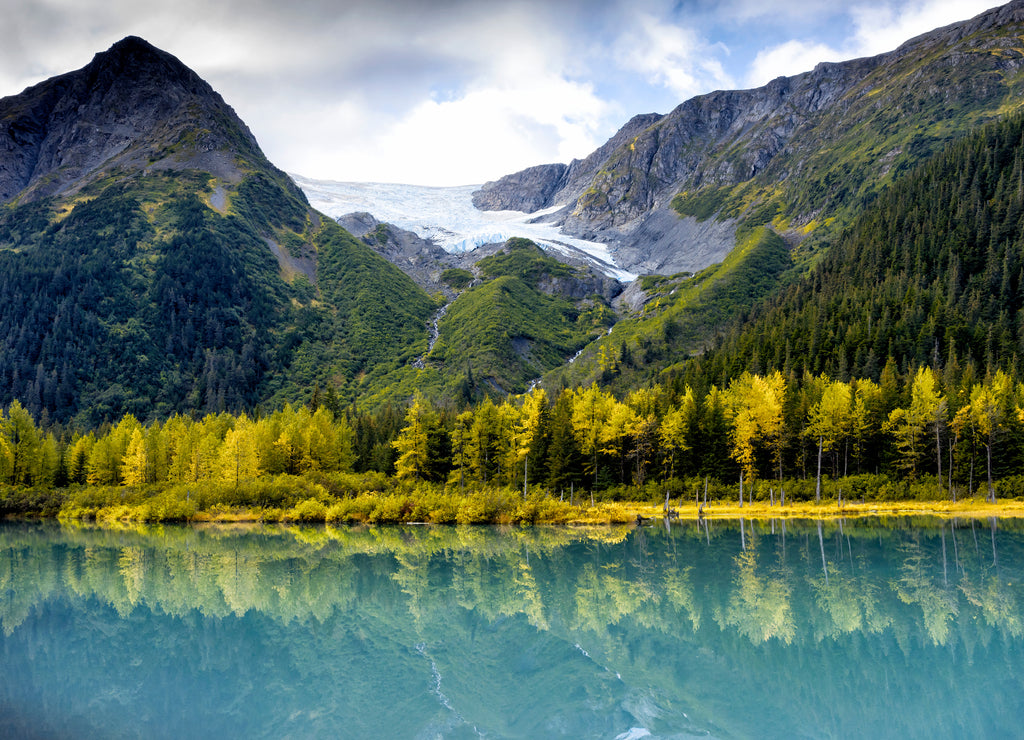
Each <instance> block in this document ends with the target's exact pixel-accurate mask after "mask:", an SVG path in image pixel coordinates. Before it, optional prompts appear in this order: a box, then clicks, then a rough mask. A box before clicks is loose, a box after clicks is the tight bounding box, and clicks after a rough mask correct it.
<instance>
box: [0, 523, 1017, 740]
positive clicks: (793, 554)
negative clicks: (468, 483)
mask: <svg viewBox="0 0 1024 740" xmlns="http://www.w3.org/2000/svg"><path fill="white" fill-rule="evenodd" d="M1022 606H1024V524H1021V523H1018V522H1011V521H999V522H996V523H991V522H988V521H985V522H974V523H973V524H972V523H971V522H970V521H961V522H958V523H956V524H954V525H951V524H950V523H948V522H947V523H945V525H942V524H940V523H937V522H930V521H925V522H921V521H917V522H912V521H910V520H906V519H893V520H887V521H873V522H861V523H855V522H852V521H851V522H845V523H843V524H839V523H825V524H818V523H816V522H800V523H795V522H788V523H786V524H785V526H784V525H783V523H782V522H781V521H780V522H776V523H771V522H759V523H753V524H752V523H750V522H744V523H742V524H740V523H736V524H731V523H730V524H727V523H721V522H711V523H710V526H708V527H706V528H705V527H699V526H698V525H696V524H692V523H691V524H688V525H683V526H678V525H677V526H674V527H673V528H672V530H671V531H667V530H666V529H665V528H663V527H656V528H644V529H642V530H637V529H632V528H629V529H594V530H577V529H569V528H521V529H520V528H515V529H501V528H463V527H458V528H456V527H450V528H446V527H390V528H370V529H346V528H342V529H333V528H329V527H328V528H323V527H320V528H293V529H284V528H269V527H267V528H264V527H255V528H241V529H224V528H212V527H211V528H204V529H196V528H187V527H155V528H149V529H125V530H104V529H95V528H89V527H63V526H60V525H57V524H20V523H19V524H13V523H8V524H0V655H2V664H0V736H2V737H13V738H17V737H29V738H121V737H139V738H203V737H216V738H222V739H226V738H235V737H247V738H254V737H272V738H328V737H344V738H437V737H441V738H476V737H487V738H548V737H572V738H610V739H614V738H619V739H620V740H625V739H627V738H628V739H629V740H636V739H638V738H642V737H665V738H689V737H721V738H725V737H815V738H817V737H844V738H846V737H900V738H905V737H928V738H934V737H957V738H962V737H972V738H977V737H1014V736H1016V737H1019V736H1021V733H1022V732H1024V615H1022V611H1021V610H1022Z"/></svg>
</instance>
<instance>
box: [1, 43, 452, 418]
mask: <svg viewBox="0 0 1024 740" xmlns="http://www.w3.org/2000/svg"><path fill="white" fill-rule="evenodd" d="M0 201H2V203H3V205H2V206H0V389H2V391H0V403H2V404H3V405H7V404H8V403H9V402H10V401H11V400H12V399H14V398H18V399H20V400H22V402H23V403H24V404H25V405H26V406H27V407H28V408H29V409H30V410H31V411H32V412H33V413H35V414H43V413H44V412H45V413H46V414H47V415H49V416H50V418H52V419H56V420H60V421H66V420H69V419H75V420H76V421H78V422H79V423H82V424H89V425H95V424H98V423H100V422H103V421H104V420H111V419H116V418H118V417H119V416H120V415H122V414H124V413H134V414H136V415H137V416H140V417H142V418H147V417H151V416H154V415H168V414H171V413H174V412H191V413H201V412H209V411H217V410H220V409H231V410H243V409H252V408H255V407H256V406H257V405H258V404H260V403H271V404H277V403H281V402H283V401H285V400H299V399H301V398H303V397H305V396H306V395H307V394H309V393H310V392H311V390H312V388H313V387H314V385H315V384H317V383H319V384H320V385H321V386H322V387H329V388H332V389H335V390H336V391H337V393H338V394H339V395H340V396H341V399H342V400H343V401H354V400H355V399H356V398H357V397H358V396H359V395H360V393H361V392H362V391H361V389H362V388H363V387H364V386H365V384H367V383H371V382H372V381H373V379H374V378H376V377H378V376H379V375H380V374H386V373H387V372H389V371H390V370H393V369H395V368H398V367H401V366H402V365H403V364H404V363H406V362H411V360H412V359H413V358H415V357H416V356H417V355H419V354H422V353H423V352H424V351H425V350H426V347H427V341H428V335H427V321H428V319H429V317H430V316H431V314H432V313H433V312H434V310H435V309H436V305H435V303H434V301H433V299H431V298H430V297H429V296H427V295H426V294H425V293H424V292H423V291H422V290H421V289H420V288H418V287H417V286H416V285H415V284H414V283H413V282H412V280H410V279H409V278H408V277H407V276H406V275H405V274H404V273H402V272H401V271H400V270H398V269H397V268H395V267H394V266H393V265H392V264H391V263H389V262H388V261H387V260H386V259H384V258H383V257H381V256H379V255H378V254H376V253H375V252H374V251H373V250H372V249H370V248H369V247H367V246H366V245H365V244H363V243H362V242H360V241H358V240H356V239H355V238H353V237H352V236H351V235H350V234H348V233H347V232H346V231H344V229H342V228H341V227H340V226H338V225H337V224H336V223H334V222H333V221H331V220H330V219H328V218H324V217H322V216H321V215H320V214H319V213H317V212H316V211H315V210H313V209H312V208H310V206H309V205H308V203H307V201H306V198H305V196H304V195H303V193H302V192H301V191H300V190H299V189H298V188H297V187H296V186H295V185H294V183H293V182H292V181H291V180H290V178H288V176H287V175H285V174H284V173H283V172H281V171H280V170H278V169H277V168H275V167H274V166H273V165H272V164H270V162H268V161H267V159H266V157H265V156H264V155H263V153H262V152H261V151H260V149H259V146H258V145H257V143H256V140H255V139H254V138H253V136H252V133H251V132H250V131H249V130H248V129H247V128H246V126H245V125H244V124H243V123H242V122H241V120H239V118H238V116H237V115H236V114H235V113H234V111H233V110H232V109H231V108H230V107H229V106H228V105H227V104H226V103H225V102H224V101H223V99H222V98H221V97H220V96H219V95H218V94H217V93H215V92H214V91H213V90H212V89H211V88H210V86H209V85H208V84H207V83H205V82H203V81H202V80H201V79H200V78H199V77H198V76H197V75H196V74H195V73H194V72H193V71H191V70H189V69H188V68H187V67H186V66H185V65H183V64H182V63H181V62H180V61H178V60H177V59H176V58H174V57H173V56H171V55H170V54H167V53H165V52H163V51H160V50H158V49H156V48H154V47H152V46H151V45H149V44H148V43H146V42H145V41H143V40H142V39H138V38H134V37H129V38H126V39H124V40H122V41H120V42H118V43H117V44H115V45H114V46H112V47H111V48H110V49H109V50H108V51H106V52H103V53H100V54H97V55H96V56H95V58H94V59H93V60H92V62H90V63H89V64H88V65H87V66H86V67H84V68H82V69H80V70H77V71H75V72H70V73H68V74H65V75H62V76H59V77H55V78H53V79H50V80H47V81H44V82H42V83H40V84H38V85H35V86H33V87H31V88H29V89H27V90H25V91H24V92H23V93H21V94H20V95H15V96H12V97H8V98H4V99H3V100H0Z"/></svg>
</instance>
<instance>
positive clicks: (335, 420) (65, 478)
mask: <svg viewBox="0 0 1024 740" xmlns="http://www.w3.org/2000/svg"><path fill="white" fill-rule="evenodd" d="M1022 462H1024V383H1021V382H1019V381H1017V380H1014V379H1012V378H1011V377H1010V376H1008V375H1006V374H1005V373H1003V372H1001V371H1000V372H996V373H995V374H993V375H990V376H987V377H984V378H979V377H975V376H974V375H973V372H972V371H971V370H970V369H968V370H967V371H965V372H962V373H960V374H959V375H956V376H954V375H947V376H943V375H942V374H941V373H937V372H935V371H934V370H933V369H932V368H930V367H926V366H922V367H918V368H916V369H915V370H914V371H912V372H911V373H909V374H907V375H905V376H904V375H901V374H900V373H899V372H898V371H897V369H896V365H895V363H894V362H892V361H890V362H888V363H887V364H886V366H885V367H884V368H883V371H882V373H881V382H878V383H876V382H875V381H873V380H870V379H866V378H864V379H856V380H851V381H844V380H841V379H835V378H831V377H829V376H826V375H809V374H805V375H803V376H801V377H796V376H792V375H791V376H789V377H787V376H783V375H782V374H781V373H779V372H773V373H769V374H767V375H755V374H750V373H743V374H741V375H740V376H739V377H738V378H736V379H735V380H733V381H732V382H731V383H729V384H728V385H727V386H725V387H722V388H719V387H717V386H710V387H708V388H706V389H694V388H692V387H690V386H687V385H683V384H680V383H670V384H666V385H659V386H655V387H653V388H650V389H640V390H636V391H634V392H632V393H630V394H629V395H628V396H626V397H625V398H622V399H618V398H616V397H615V396H614V395H612V394H610V393H608V392H606V391H603V390H601V389H600V388H599V387H598V386H597V385H591V386H590V387H587V388H576V389H566V390H563V391H562V392H560V393H558V394H557V395H556V396H555V397H554V398H553V399H549V397H548V394H547V392H546V391H545V390H543V389H540V388H538V389H535V390H533V391H531V392H529V393H527V394H525V395H523V396H519V397H510V398H507V399H505V400H503V401H501V402H500V403H495V402H493V401H491V400H490V399H486V400H485V401H483V402H482V403H480V404H478V405H476V406H475V407H472V408H468V409H466V410H463V411H459V410H457V409H453V408H437V407H434V406H433V405H431V404H430V403H428V402H427V401H425V400H424V399H423V397H422V396H421V395H419V394H417V395H416V397H414V399H413V400H412V403H411V404H410V405H409V406H408V408H407V409H404V410H402V409H400V408H399V407H394V406H391V407H386V408H384V409H382V410H381V411H379V412H377V413H375V414H365V413H356V412H352V411H348V412H346V411H345V410H343V409H341V408H340V406H339V403H338V401H337V398H336V397H335V396H334V395H333V394H332V393H330V392H328V393H326V394H324V395H323V397H321V396H320V394H319V393H318V392H317V393H316V394H315V402H314V404H313V405H312V406H311V407H310V406H299V407H292V406H290V405H289V406H285V407H284V408H283V409H282V410H280V411H277V412H275V413H273V414H270V415H268V416H264V417H256V418H253V417H250V416H248V415H245V414H242V415H239V416H234V415H232V414H229V413H226V412H225V413H220V414H210V415H207V416H205V417H203V418H197V419H193V418H191V417H186V416H181V415H175V416H173V417H171V418H170V419H168V420H167V421H165V422H163V423H160V422H153V423H150V424H142V423H140V422H139V421H138V420H137V419H136V418H135V417H133V416H130V415H129V416H126V417H124V418H123V419H121V420H120V421H119V422H118V423H117V424H116V425H112V426H111V425H108V426H107V427H105V428H101V429H98V430H94V431H90V432H88V433H86V434H80V433H75V434H72V435H70V436H68V435H67V434H66V433H64V434H61V433H60V431H59V430H46V429H40V428H39V427H38V426H37V425H36V423H35V422H34V421H33V419H32V417H31V415H30V414H29V413H28V412H27V411H26V410H25V409H24V408H23V407H22V406H21V404H20V403H18V402H15V403H13V404H11V406H10V407H9V408H8V409H7V411H6V413H5V414H4V415H3V418H2V421H0V478H2V480H3V482H4V483H5V484H6V488H5V491H6V494H5V496H6V501H7V503H6V508H8V509H10V510H15V509H17V508H19V507H22V508H26V507H27V508H31V505H30V503H26V502H30V501H31V497H28V498H26V497H25V496H22V495H20V494H18V493H17V491H18V490H19V489H26V490H40V489H41V490H53V489H54V487H56V488H57V489H58V492H57V493H54V494H52V495H53V496H55V497H56V500H53V499H51V500H49V505H50V506H51V507H52V506H57V507H61V506H64V507H65V510H66V511H67V510H69V507H68V506H67V504H68V503H69V502H70V510H76V511H77V512H78V515H84V516H90V515H95V513H96V510H97V508H100V507H103V506H110V505H111V504H115V503H128V504H132V505H136V506H137V505H140V504H144V503H145V501H146V498H147V497H149V496H152V495H153V494H154V493H155V492H159V491H166V490H169V489H174V490H175V491H176V493H175V494H174V495H175V496H177V497H178V499H180V498H181V497H185V499H186V500H185V501H184V502H182V501H178V504H181V506H178V507H175V506H170V507H168V506H165V508H164V509H162V510H161V511H159V512H157V511H152V510H149V509H147V512H148V514H147V515H146V516H153V517H155V518H188V517H189V515H190V513H193V514H194V513H195V511H196V510H197V509H196V507H197V506H198V507H200V508H201V507H202V506H203V505H204V499H203V498H202V496H203V494H201V493H200V492H199V491H200V490H201V489H202V488H203V486H196V485H195V484H201V483H203V484H215V487H219V488H217V490H219V491H221V492H222V493H223V492H225V491H230V492H232V493H231V495H230V496H228V499H226V500H221V499H218V500H217V501H214V502H213V503H221V504H223V503H231V504H234V505H245V506H250V507H251V506H256V507H259V506H265V505H268V504H276V505H278V506H281V505H284V506H290V505H294V504H297V503H299V502H300V501H303V500H306V499H309V500H311V501H314V502H315V503H313V504H310V505H311V506H314V507H319V509H317V510H318V511H319V514H320V518H323V517H324V513H325V511H326V509H325V508H324V507H325V506H327V505H329V504H331V503H332V502H334V501H337V500H339V499H344V498H346V497H351V496H355V495H357V494H367V493H372V494H375V495H384V494H390V493H394V492H395V491H399V490H400V491H402V492H405V493H407V494H411V493H415V492H416V491H417V490H420V491H429V492H433V493H441V492H443V493H444V494H446V495H469V494H474V493H477V492H479V491H482V490H499V489H500V490H503V491H505V492H506V493H508V492H516V491H518V492H520V493H521V495H522V496H523V497H524V498H525V497H527V496H529V495H531V494H532V495H533V496H541V497H545V498H557V499H558V500H559V501H562V502H564V501H566V500H570V501H571V500H573V497H575V500H576V501H579V500H580V499H581V498H583V497H584V496H585V497H586V498H589V499H590V501H591V502H593V501H594V500H595V499H597V498H599V499H601V500H608V499H647V500H659V499H661V498H662V497H664V496H666V495H669V496H672V497H681V498H684V499H687V498H688V499H690V500H691V501H693V500H694V498H695V496H699V495H700V494H701V481H704V484H703V485H704V487H705V488H708V487H710V488H711V497H712V498H716V497H719V496H727V497H729V498H734V497H735V496H736V495H737V490H738V495H739V496H740V499H741V501H742V500H743V499H744V497H745V499H746V500H747V501H750V500H752V499H757V500H769V499H770V500H772V501H778V502H779V503H782V502H783V500H784V499H783V496H784V495H785V494H784V493H783V492H784V491H787V490H788V496H789V500H790V501H794V500H808V499H811V498H814V499H820V498H821V497H822V496H823V489H824V495H825V496H837V497H838V496H845V498H846V500H848V501H849V500H860V499H886V498H906V497H921V498H938V497H944V496H949V497H950V498H952V499H954V500H955V499H956V498H957V497H965V496H975V495H976V496H982V495H983V496H986V497H988V498H990V499H992V500H994V498H995V496H996V495H997V493H998V494H999V495H1002V496H1013V497H1017V496H1020V495H1024V477H1022V476H1020V475H1019V474H1018V473H1019V471H1020V470H1021V464H1022ZM260 479H265V480H274V481H277V482H276V483H274V484H273V485H274V486H277V489H275V490H277V493H275V494H274V498H273V500H270V499H268V498H267V493H266V492H267V490H268V489H267V488H266V486H263V487H259V486H257V487H256V488H253V487H252V482H253V481H256V480H260ZM289 480H290V481H291V483H289V482H287V481H289ZM711 481H714V486H710V482H711ZM272 487H273V486H272ZM90 490H96V491H102V492H103V493H102V494H101V495H99V496H98V497H92V498H91V497H90V494H89V493H88V492H89V491H90ZM112 491H114V492H116V491H121V493H120V494H119V497H120V500H118V494H116V493H114V494H112V493H111V492H112ZM129 494H130V495H129ZM193 495H194V496H196V497H197V499H196V501H194V502H193V501H191V497H192V496H193ZM112 496H113V498H112ZM126 496H128V498H126ZM165 503H166V502H165ZM205 503H206V504H209V503H211V502H210V501H206V502H205ZM124 513H125V515H129V512H128V510H125V512H124ZM404 513H405V514H406V515H412V512H409V511H407V512H404ZM314 518H315V517H314Z"/></svg>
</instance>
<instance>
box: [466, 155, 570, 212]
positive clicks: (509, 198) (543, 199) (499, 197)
mask: <svg viewBox="0 0 1024 740" xmlns="http://www.w3.org/2000/svg"><path fill="white" fill-rule="evenodd" d="M568 169H569V168H568V167H567V166H566V165H564V164H542V165H538V166H536V167H530V168H529V169H525V170H523V171H522V172H516V173H515V174H512V175H507V176H505V177H503V178H501V179H500V180H498V181H497V182H489V183H486V184H485V185H484V186H483V187H482V188H480V190H477V191H476V192H475V193H473V205H474V206H476V207H477V208H479V209H480V210H481V211H521V212H523V213H534V212H536V211H539V210H540V209H542V208H547V207H548V205H549V204H550V202H551V196H552V195H554V194H555V193H556V192H557V191H558V190H560V189H561V187H562V178H563V176H564V175H565V173H566V172H567V171H568Z"/></svg>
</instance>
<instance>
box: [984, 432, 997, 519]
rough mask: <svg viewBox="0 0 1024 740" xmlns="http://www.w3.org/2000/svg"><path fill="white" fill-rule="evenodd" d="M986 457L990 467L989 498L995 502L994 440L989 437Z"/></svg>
mask: <svg viewBox="0 0 1024 740" xmlns="http://www.w3.org/2000/svg"><path fill="white" fill-rule="evenodd" d="M985 459H986V464H987V467H988V500H989V501H990V502H992V503H993V504H994V503H995V502H996V489H995V487H994V486H993V485H992V440H991V438H990V439H989V442H988V444H987V445H985Z"/></svg>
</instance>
